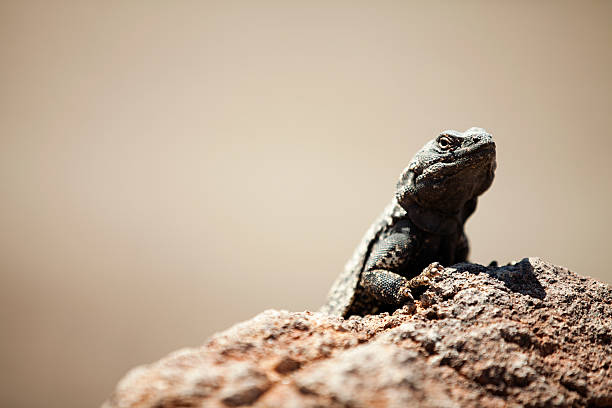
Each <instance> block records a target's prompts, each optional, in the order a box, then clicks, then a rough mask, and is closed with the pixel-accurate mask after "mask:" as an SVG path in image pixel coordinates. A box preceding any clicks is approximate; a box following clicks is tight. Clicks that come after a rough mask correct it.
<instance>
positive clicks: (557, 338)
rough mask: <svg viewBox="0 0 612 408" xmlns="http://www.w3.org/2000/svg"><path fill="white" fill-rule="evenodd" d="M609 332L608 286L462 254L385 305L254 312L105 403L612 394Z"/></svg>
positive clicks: (530, 263)
mask: <svg viewBox="0 0 612 408" xmlns="http://www.w3.org/2000/svg"><path fill="white" fill-rule="evenodd" d="M611 343H612V288H611V287H610V286H608V285H606V284H603V283H601V282H598V281H595V280H593V279H590V278H585V277H581V276H578V275H576V274H575V273H573V272H570V271H568V270H567V269H565V268H562V267H558V266H554V265H551V264H548V263H546V262H544V261H542V260H539V259H537V258H530V259H523V260H522V261H520V262H518V263H515V264H514V265H508V266H504V267H501V268H495V267H490V268H485V267H483V266H480V265H474V264H461V265H455V267H454V268H447V269H445V270H444V272H442V274H441V276H440V277H438V278H436V279H435V281H434V283H433V285H432V286H431V287H430V288H429V289H427V290H426V291H425V292H424V293H422V295H421V297H420V301H418V302H417V305H416V307H412V308H408V307H405V308H404V309H400V310H398V311H396V312H395V313H394V314H392V315H388V314H381V315H377V316H366V317H363V318H355V317H353V318H350V319H347V320H344V319H342V318H338V317H331V316H328V315H325V314H322V313H311V312H303V313H290V312H286V311H275V310H269V311H266V312H263V313H261V314H259V315H258V316H256V317H254V318H253V319H251V320H249V321H247V322H244V323H240V324H238V325H236V326H234V327H232V328H230V329H229V330H227V331H225V332H223V333H219V334H217V335H215V336H213V337H212V338H210V339H209V340H208V341H207V342H206V343H205V344H204V345H203V346H202V347H200V348H197V349H183V350H179V351H177V352H175V353H173V354H171V355H169V356H167V357H165V358H163V359H162V360H160V361H158V362H156V363H153V364H150V365H147V366H142V367H138V368H135V369H133V370H132V371H131V372H129V373H128V374H127V375H126V376H125V378H123V379H122V380H121V382H120V383H119V385H118V386H117V389H116V390H115V392H114V393H113V395H112V396H111V397H110V399H109V401H107V402H106V403H105V404H104V408H111V407H117V408H118V407H156V408H164V407H235V406H245V405H247V406H248V405H253V406H258V407H412V406H414V407H417V406H418V407H505V406H517V407H518V406H528V407H573V406H576V407H582V406H585V407H586V406H600V407H601V406H612V344H611Z"/></svg>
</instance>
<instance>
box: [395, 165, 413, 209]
mask: <svg viewBox="0 0 612 408" xmlns="http://www.w3.org/2000/svg"><path fill="white" fill-rule="evenodd" d="M414 179H415V174H414V171H412V170H406V171H404V172H403V173H402V175H401V176H400V179H399V181H398V182H397V188H396V190H395V198H396V199H397V202H398V203H399V204H400V205H401V206H402V207H403V208H404V209H406V208H408V207H409V206H410V205H411V204H413V203H414V202H415V197H414V196H413V191H412V190H413V189H414Z"/></svg>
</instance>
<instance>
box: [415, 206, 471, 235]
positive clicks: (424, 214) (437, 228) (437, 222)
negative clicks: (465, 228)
mask: <svg viewBox="0 0 612 408" xmlns="http://www.w3.org/2000/svg"><path fill="white" fill-rule="evenodd" d="M406 213H407V215H408V218H410V221H412V222H413V223H414V224H415V225H416V226H417V227H418V228H420V229H421V230H423V231H426V232H430V233H432V234H439V235H449V234H453V233H456V232H457V231H458V230H459V229H460V228H461V226H462V220H461V211H457V213H455V214H443V213H441V212H439V211H436V210H432V209H429V208H424V207H421V206H419V205H418V204H416V203H413V204H412V205H410V206H409V207H408V208H406Z"/></svg>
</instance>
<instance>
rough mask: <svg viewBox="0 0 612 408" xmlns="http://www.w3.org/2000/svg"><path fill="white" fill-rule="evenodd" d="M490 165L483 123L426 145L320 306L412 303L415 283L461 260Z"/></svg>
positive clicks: (371, 310) (338, 308) (340, 310)
mask: <svg viewBox="0 0 612 408" xmlns="http://www.w3.org/2000/svg"><path fill="white" fill-rule="evenodd" d="M495 167H496V162H495V143H494V142H493V138H492V136H491V135H490V134H489V133H487V132H486V131H485V130H484V129H481V128H475V127H474V128H470V129H468V130H466V131H465V132H463V133H461V132H457V131H454V130H447V131H444V132H442V133H441V134H440V135H439V136H438V137H437V138H435V139H434V140H431V141H430V142H428V143H427V144H426V145H425V146H423V148H422V149H421V150H420V151H419V152H418V153H417V154H416V155H415V156H414V157H413V159H412V161H411V162H410V164H409V165H408V167H406V168H405V169H404V171H403V172H402V174H401V176H400V179H399V182H398V183H397V189H396V192H395V197H394V198H393V200H392V201H391V203H390V204H389V205H388V206H387V207H386V208H385V210H384V211H383V213H382V214H381V215H380V216H379V217H378V219H377V220H376V221H375V222H374V223H373V224H372V226H371V227H370V229H369V230H368V231H367V232H366V234H365V236H364V237H363V239H362V241H361V243H360V245H359V246H358V247H357V249H356V250H355V252H354V254H353V257H352V258H351V260H350V261H349V262H348V263H347V264H346V266H345V268H344V272H343V273H342V274H340V276H339V277H338V278H337V279H336V281H335V283H334V285H333V286H332V288H331V290H330V292H329V295H328V299H327V303H326V304H325V305H324V306H323V307H322V308H321V311H323V312H327V313H330V314H334V315H339V316H344V317H348V316H351V315H359V316H363V315H366V314H375V313H380V312H383V311H393V310H395V309H397V308H398V307H401V306H402V305H404V304H407V303H412V302H413V301H414V300H413V295H412V289H414V288H416V287H419V286H423V285H426V284H427V283H428V282H429V278H431V277H432V276H434V275H435V274H436V273H437V272H438V271H440V270H441V269H442V266H441V264H443V265H452V264H454V263H458V262H464V261H466V260H467V255H468V249H469V248H468V241H467V238H466V236H465V233H464V231H463V225H464V224H465V221H466V219H467V218H468V217H469V216H470V215H471V214H472V213H473V212H474V210H475V209H476V202H477V200H478V196H479V195H481V194H482V193H484V192H485V191H486V190H487V189H488V188H489V187H490V186H491V183H492V182H493V177H494V172H495ZM424 268H425V269H424Z"/></svg>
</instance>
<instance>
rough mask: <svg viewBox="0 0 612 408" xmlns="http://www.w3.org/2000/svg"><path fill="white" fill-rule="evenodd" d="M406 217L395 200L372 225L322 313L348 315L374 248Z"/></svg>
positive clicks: (345, 268)
mask: <svg viewBox="0 0 612 408" xmlns="http://www.w3.org/2000/svg"><path fill="white" fill-rule="evenodd" d="M405 215H406V211H405V210H404V209H403V208H402V207H401V206H400V205H399V204H398V202H397V200H396V199H395V198H393V200H391V202H390V203H389V204H388V205H387V206H386V207H385V209H384V210H383V212H382V214H380V215H379V216H378V218H377V219H376V220H375V221H374V222H373V223H372V225H370V228H368V230H367V231H366V233H365V234H364V236H363V238H362V239H361V242H360V243H359V245H358V246H357V248H356V249H355V252H353V256H352V257H351V258H350V259H349V261H348V262H347V263H346V265H345V266H344V270H343V272H342V273H341V274H340V275H339V276H338V278H336V280H335V282H334V284H333V285H332V287H331V289H330V291H329V294H328V295H327V302H326V303H325V304H324V305H323V306H322V307H321V309H320V311H321V312H325V313H328V314H331V315H337V316H345V315H346V314H347V312H348V311H349V310H350V309H351V306H353V303H354V302H355V299H356V297H357V292H358V289H359V288H358V283H359V279H360V278H361V273H362V272H363V268H364V266H365V263H366V261H367V259H368V256H369V255H370V251H371V250H372V246H373V245H374V243H375V242H376V241H377V240H378V238H379V237H380V236H381V234H383V233H384V232H385V231H387V230H388V229H389V228H390V227H391V226H393V225H394V224H395V222H396V220H397V219H399V218H402V217H404V216H405ZM364 300H365V299H364Z"/></svg>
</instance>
